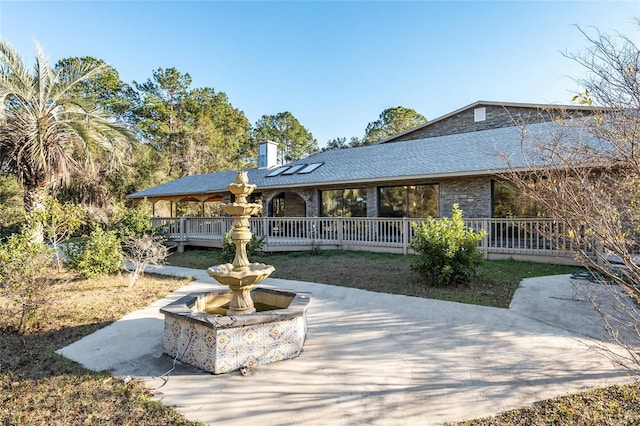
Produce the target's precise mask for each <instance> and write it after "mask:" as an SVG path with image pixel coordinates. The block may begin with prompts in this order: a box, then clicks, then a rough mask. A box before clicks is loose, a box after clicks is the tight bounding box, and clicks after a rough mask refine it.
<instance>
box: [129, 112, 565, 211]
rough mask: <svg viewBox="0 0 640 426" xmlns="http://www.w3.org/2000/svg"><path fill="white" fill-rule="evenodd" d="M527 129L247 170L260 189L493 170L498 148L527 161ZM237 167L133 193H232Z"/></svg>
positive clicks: (544, 127)
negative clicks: (279, 171) (277, 170)
mask: <svg viewBox="0 0 640 426" xmlns="http://www.w3.org/2000/svg"><path fill="white" fill-rule="evenodd" d="M549 126H554V124H552V123H538V124H532V125H530V126H529V127H528V129H527V133H526V135H527V139H528V140H529V141H532V140H534V139H535V138H536V137H539V136H540V135H544V134H547V133H548V132H549V128H548V127H549ZM521 134H522V129H521V128H520V127H516V126H513V127H503V128H498V129H491V130H484V131H476V132H470V133H461V134H455V135H448V136H439V137H431V138H426V139H415V140H410V141H403V142H397V143H389V144H377V145H369V146H363V147H357V148H349V149H341V150H331V151H325V152H321V153H318V154H314V155H311V156H309V157H307V158H305V159H304V160H297V161H293V162H291V163H290V164H305V163H306V164H311V163H324V164H323V165H322V166H321V167H319V168H318V169H316V170H314V171H313V172H311V173H309V174H293V175H279V176H275V177H266V175H267V174H269V173H270V172H271V171H273V169H249V170H247V173H248V177H249V182H250V183H252V184H255V185H257V186H258V191H260V190H265V189H278V188H289V187H303V186H320V185H331V184H357V183H359V182H384V181H394V180H400V179H414V178H421V179H425V178H440V177H445V176H456V175H457V176H463V175H467V176H469V175H478V174H486V173H492V172H496V171H500V170H504V169H506V167H507V164H506V162H505V160H504V158H502V157H501V156H500V155H498V153H501V152H502V153H507V154H509V155H511V161H512V164H513V165H514V166H515V167H520V166H522V165H523V161H522V157H521V156H520V155H519V152H520V142H521ZM234 177H235V172H234V171H227V172H218V173H209V174H203V175H196V176H187V177H183V178H180V179H176V180H174V181H172V182H167V183H164V184H161V185H158V186H155V187H152V188H149V189H145V190H143V191H140V192H137V193H135V194H131V195H129V198H143V197H160V196H170V195H189V194H193V195H195V194H206V193H215V192H226V191H227V185H229V183H231V182H233V179H234Z"/></svg>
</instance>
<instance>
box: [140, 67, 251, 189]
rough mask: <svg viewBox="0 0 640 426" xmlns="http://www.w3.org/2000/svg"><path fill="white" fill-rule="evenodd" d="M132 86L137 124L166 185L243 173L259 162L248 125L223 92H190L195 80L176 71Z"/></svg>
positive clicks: (159, 72)
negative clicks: (178, 180) (186, 178)
mask: <svg viewBox="0 0 640 426" xmlns="http://www.w3.org/2000/svg"><path fill="white" fill-rule="evenodd" d="M134 85H135V87H136V89H137V90H138V93H139V96H138V103H137V107H136V109H135V114H134V115H135V120H136V122H137V124H138V126H139V128H140V130H141V133H142V135H143V138H144V140H145V141H146V142H147V143H148V144H149V146H151V147H152V148H153V151H152V153H153V154H154V156H155V157H156V162H157V163H158V164H163V165H165V167H167V170H166V172H165V176H166V179H169V178H177V177H182V176H187V175H193V174H198V173H208V172H214V171H220V170H229V169H234V168H239V167H244V166H246V164H247V158H253V157H255V151H256V150H255V147H254V146H253V144H252V142H251V133H250V127H251V126H250V123H249V120H247V118H246V117H245V115H244V113H243V112H242V111H240V110H238V109H236V108H234V107H233V106H232V105H231V104H230V103H229V100H228V98H227V95H226V94H224V93H223V92H216V91H215V90H214V89H212V88H196V89H192V88H191V76H190V75H189V74H182V73H181V72H179V71H178V70H176V69H175V68H168V69H162V68H159V69H158V70H156V71H155V72H154V73H153V78H152V79H149V80H147V81H146V82H145V83H143V84H138V83H134ZM166 179H164V180H166Z"/></svg>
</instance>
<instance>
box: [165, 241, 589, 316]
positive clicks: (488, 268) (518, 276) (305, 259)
mask: <svg viewBox="0 0 640 426" xmlns="http://www.w3.org/2000/svg"><path fill="white" fill-rule="evenodd" d="M411 259H412V256H403V255H400V254H388V253H370V252H360V251H337V250H331V251H320V252H317V253H315V254H312V253H310V252H294V253H288V254H265V255H263V256H257V257H253V258H251V259H250V260H251V261H252V262H264V263H268V264H270V265H274V266H275V268H276V270H275V272H274V273H273V274H272V275H271V277H273V278H283V279H289V280H301V281H305V280H306V281H314V282H318V283H322V284H333V285H339V286H345V287H354V288H360V289H364V290H370V291H378V292H382V293H390V294H402V295H406V296H417V297H427V298H432V299H440V300H449V301H454V302H462V303H471V304H475V305H484V306H495V307H498V308H507V307H509V303H510V302H511V298H512V297H513V293H514V292H515V290H516V288H518V284H519V283H520V281H521V280H522V279H523V278H528V277H538V276H544V275H556V274H567V273H571V272H574V271H576V270H578V269H579V268H576V267H575V266H563V265H548V264H542V263H534V262H517V261H514V260H495V261H488V262H484V263H483V265H482V266H481V267H480V269H479V271H478V275H477V277H476V278H475V279H474V280H473V281H472V282H471V283H469V284H466V285H458V286H453V287H431V286H427V285H425V284H424V283H423V282H421V281H420V280H419V279H418V278H417V277H416V276H414V275H413V274H412V273H411V272H410V271H409V265H410V264H411ZM169 263H170V264H171V265H174V266H184V267H188V268H196V269H206V268H208V267H209V266H212V265H214V264H217V263H219V260H218V258H217V252H216V251H214V250H188V251H185V252H184V253H173V254H172V255H171V257H170V258H169Z"/></svg>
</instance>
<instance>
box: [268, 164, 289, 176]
mask: <svg viewBox="0 0 640 426" xmlns="http://www.w3.org/2000/svg"><path fill="white" fill-rule="evenodd" d="M288 168H289V166H284V167H278V168H277V169H275V170H274V171H272V172H271V173H269V174H268V175H267V177H274V176H278V175H279V174H280V173H282V172H284V171H285V170H287V169H288Z"/></svg>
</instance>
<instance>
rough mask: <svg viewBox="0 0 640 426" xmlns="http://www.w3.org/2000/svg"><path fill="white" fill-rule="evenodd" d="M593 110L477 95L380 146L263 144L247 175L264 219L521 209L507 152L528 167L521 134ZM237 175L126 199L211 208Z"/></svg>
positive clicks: (535, 133) (185, 181) (191, 180)
mask: <svg viewBox="0 0 640 426" xmlns="http://www.w3.org/2000/svg"><path fill="white" fill-rule="evenodd" d="M590 112H591V108H590V107H585V106H558V105H544V104H525V103H501V102H486V101H478V102H475V103H473V104H471V105H468V106H465V107H463V108H460V109H458V110H456V111H453V112H451V113H449V114H446V115H444V116H442V117H439V118H437V119H435V120H432V121H429V122H427V123H426V124H424V125H422V126H419V127H417V128H414V129H411V130H409V131H406V132H403V133H401V134H398V135H395V136H393V137H391V138H389V139H387V140H384V141H382V142H380V143H377V144H375V145H369V146H363V147H356V148H349V149H342V150H330V151H325V152H320V153H317V154H314V155H311V156H309V157H307V158H305V159H302V160H296V161H293V162H291V163H289V164H286V165H275V158H276V152H275V151H276V149H275V147H274V144H273V143H270V142H265V143H263V144H261V145H260V156H259V157H260V158H259V165H258V168H254V169H249V170H247V173H248V177H249V181H250V182H251V183H252V184H255V185H257V188H258V189H257V193H256V194H254V196H255V198H256V199H259V200H261V202H262V203H263V206H265V208H264V209H263V216H266V217H335V216H340V217H408V218H418V217H428V216H431V217H437V216H442V215H447V214H448V213H450V212H451V208H452V206H453V204H454V203H458V204H459V206H460V208H461V209H462V210H463V212H464V215H465V217H468V218H490V217H494V216H500V215H504V214H505V211H509V212H510V213H509V215H514V213H513V212H511V211H510V210H509V209H510V208H511V207H510V206H507V207H505V205H508V204H509V203H510V202H511V201H510V200H509V196H508V195H505V194H507V191H503V190H502V188H501V187H500V185H502V184H501V182H500V174H501V172H504V171H505V170H506V168H507V163H506V161H505V158H504V155H508V156H510V158H511V161H512V165H514V166H516V167H521V166H523V165H524V164H523V160H522V157H521V155H519V152H520V148H521V142H523V141H525V142H526V141H532V140H534V139H535V138H536V137H544V135H545V134H547V133H548V132H549V128H550V126H558V124H557V123H555V121H554V119H555V118H571V117H574V116H578V115H589V114H590ZM524 123H526V124H527V131H526V132H525V133H523V127H522V124H524ZM234 175H235V172H234V171H227V172H218V173H210V174H203V175H196V176H186V177H183V178H180V179H177V180H174V181H172V182H167V183H164V184H161V185H158V186H155V187H153V188H149V189H145V190H143V191H140V192H137V193H134V194H131V195H129V196H128V198H129V199H131V200H142V199H147V200H148V201H149V202H151V203H153V205H154V206H156V204H157V203H158V202H161V201H164V202H169V205H170V208H169V211H170V213H171V214H170V216H174V215H175V216H178V214H176V213H174V212H177V207H176V208H174V206H178V205H181V204H182V205H184V204H185V203H190V204H191V205H192V209H191V211H199V212H200V214H201V215H212V214H211V212H219V209H217V208H216V206H219V203H220V202H229V201H230V193H229V191H228V190H227V185H228V184H229V183H230V182H232V181H233V179H234ZM498 207H500V208H498ZM527 214H531V213H526V212H524V213H522V212H521V213H520V215H527ZM516 215H517V214H516Z"/></svg>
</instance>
